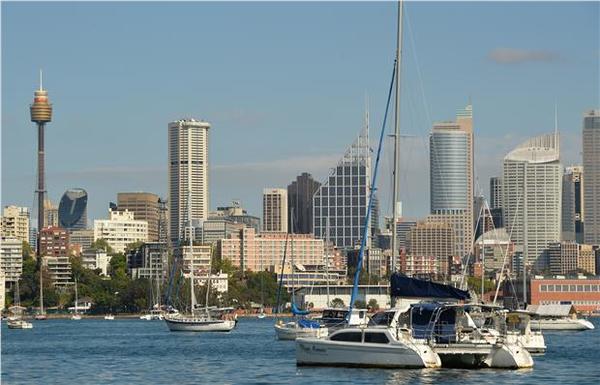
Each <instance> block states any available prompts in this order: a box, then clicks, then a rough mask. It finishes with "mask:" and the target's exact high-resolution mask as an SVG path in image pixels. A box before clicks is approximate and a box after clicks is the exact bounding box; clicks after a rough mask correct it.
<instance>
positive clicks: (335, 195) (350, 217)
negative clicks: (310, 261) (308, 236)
mask: <svg viewBox="0 0 600 385" xmlns="http://www.w3.org/2000/svg"><path fill="white" fill-rule="evenodd" d="M370 181H371V156H370V149H369V134H368V129H365V130H364V131H363V132H362V133H361V134H360V135H359V136H358V138H357V139H356V140H355V141H354V143H352V145H351V146H350V147H349V148H348V149H347V150H346V153H345V154H344V156H343V157H342V159H340V161H339V162H338V164H337V165H336V166H335V167H334V168H332V169H331V173H330V174H329V176H328V177H327V179H326V180H325V181H324V182H323V184H322V185H321V186H320V187H319V189H318V190H317V192H316V193H315V195H314V196H313V229H314V232H315V237H317V238H322V239H326V238H327V237H328V236H329V239H330V240H331V241H332V242H333V243H334V244H335V245H336V246H337V247H338V248H339V249H345V250H349V249H353V248H354V247H355V246H357V245H360V241H361V236H362V231H363V226H364V221H365V215H366V213H367V206H368V203H369V191H370V188H369V184H370ZM328 223H329V226H327V224H328ZM327 231H329V235H328V234H327ZM368 246H370V245H369V244H368Z"/></svg>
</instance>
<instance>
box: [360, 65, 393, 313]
mask: <svg viewBox="0 0 600 385" xmlns="http://www.w3.org/2000/svg"><path fill="white" fill-rule="evenodd" d="M397 65H398V63H397V62H396V61H394V68H393V71H392V81H391V82H390V90H389V92H388V98H387V104H386V106H385V114H384V116H383V124H382V125H381V133H380V134H379V146H378V147H377V158H376V160H375V168H374V171H373V179H372V181H371V195H370V196H369V205H368V207H367V214H366V216H365V225H364V227H363V233H362V239H361V242H360V251H359V253H358V262H357V266H356V273H354V286H353V287H352V296H351V297H350V306H349V307H348V319H349V318H350V315H351V314H352V308H353V307H354V302H355V301H356V297H357V296H358V282H359V280H360V273H361V270H362V263H363V257H364V253H365V246H366V244H367V233H368V229H369V219H370V218H371V209H372V207H373V196H374V195H375V191H376V190H377V187H375V186H376V182H377V171H378V169H379V159H380V157H381V148H382V147H383V137H384V134H385V126H386V122H387V116H388V110H389V108H390V101H391V99H392V90H393V88H394V80H395V75H396V66H397Z"/></svg>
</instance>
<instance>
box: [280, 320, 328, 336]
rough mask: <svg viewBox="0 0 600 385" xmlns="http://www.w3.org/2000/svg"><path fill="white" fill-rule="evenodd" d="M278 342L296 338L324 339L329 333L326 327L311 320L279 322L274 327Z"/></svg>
mask: <svg viewBox="0 0 600 385" xmlns="http://www.w3.org/2000/svg"><path fill="white" fill-rule="evenodd" d="M273 328H274V329H275V335H276V336H277V339H278V340H284V341H293V340H295V339H296V338H307V337H314V338H324V337H326V336H327V334H328V333H329V331H328V329H327V328H326V327H323V326H322V325H321V324H320V323H319V322H317V321H314V320H310V319H299V320H297V321H290V322H283V320H281V319H280V320H278V321H277V322H276V323H275V325H274V326H273Z"/></svg>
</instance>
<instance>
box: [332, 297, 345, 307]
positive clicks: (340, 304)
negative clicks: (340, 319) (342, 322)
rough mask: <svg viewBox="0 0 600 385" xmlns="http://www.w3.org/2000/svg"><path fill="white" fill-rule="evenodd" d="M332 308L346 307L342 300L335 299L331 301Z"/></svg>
mask: <svg viewBox="0 0 600 385" xmlns="http://www.w3.org/2000/svg"><path fill="white" fill-rule="evenodd" d="M331 307H336V308H343V307H346V305H345V304H344V301H343V300H342V299H341V298H334V299H332V300H331Z"/></svg>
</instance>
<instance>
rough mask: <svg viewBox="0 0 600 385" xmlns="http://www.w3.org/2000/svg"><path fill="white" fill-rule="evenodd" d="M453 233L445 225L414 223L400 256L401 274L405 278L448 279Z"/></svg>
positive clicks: (453, 252)
mask: <svg viewBox="0 0 600 385" xmlns="http://www.w3.org/2000/svg"><path fill="white" fill-rule="evenodd" d="M454 234H455V232H454V229H453V228H452V226H451V225H450V224H448V223H444V222H427V221H423V222H419V223H417V225H416V226H414V227H412V228H411V229H410V231H409V234H408V247H407V250H406V253H405V254H401V258H400V267H401V271H402V272H404V273H405V274H406V275H409V276H419V277H424V276H429V277H436V278H437V277H449V276H450V265H451V263H452V256H453V255H455V252H456V248H455V247H454V239H455V238H454ZM403 255H404V257H403Z"/></svg>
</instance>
